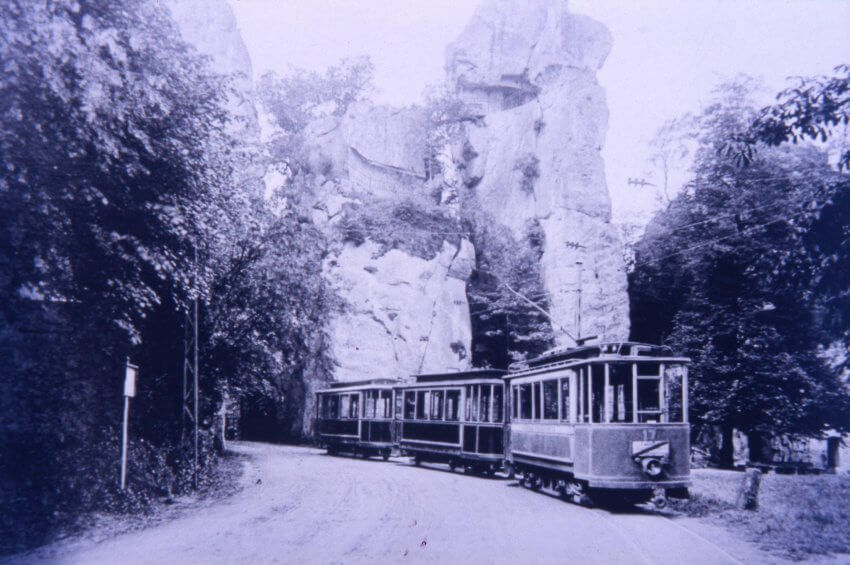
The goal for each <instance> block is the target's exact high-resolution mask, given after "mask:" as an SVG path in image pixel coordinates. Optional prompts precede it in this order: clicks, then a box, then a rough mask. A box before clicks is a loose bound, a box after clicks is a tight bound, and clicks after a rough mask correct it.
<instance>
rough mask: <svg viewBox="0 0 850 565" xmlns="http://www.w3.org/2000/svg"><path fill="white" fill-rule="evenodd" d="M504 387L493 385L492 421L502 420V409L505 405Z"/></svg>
mask: <svg viewBox="0 0 850 565" xmlns="http://www.w3.org/2000/svg"><path fill="white" fill-rule="evenodd" d="M504 390H505V389H504V387H503V386H502V385H493V421H494V422H501V421H502V411H503V410H504V407H505V399H504V398H503V393H504Z"/></svg>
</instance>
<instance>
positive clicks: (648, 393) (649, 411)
mask: <svg viewBox="0 0 850 565" xmlns="http://www.w3.org/2000/svg"><path fill="white" fill-rule="evenodd" d="M660 388H661V379H638V381H637V397H638V399H637V402H638V422H659V420H660V416H661V405H660V402H659V397H658V396H659V392H660Z"/></svg>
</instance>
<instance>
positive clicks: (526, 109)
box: [446, 0, 629, 345]
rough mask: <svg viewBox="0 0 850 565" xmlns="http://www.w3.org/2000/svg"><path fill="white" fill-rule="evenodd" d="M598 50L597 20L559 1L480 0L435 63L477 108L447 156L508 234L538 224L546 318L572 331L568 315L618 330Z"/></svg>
mask: <svg viewBox="0 0 850 565" xmlns="http://www.w3.org/2000/svg"><path fill="white" fill-rule="evenodd" d="M610 47H611V36H610V34H609V33H608V31H607V29H606V28H605V27H604V26H603V25H602V24H600V23H598V22H596V21H594V20H592V19H590V18H587V17H584V16H580V15H575V14H572V13H570V12H568V11H567V5H566V2H565V1H563V0H488V1H485V2H484V3H483V4H482V5H481V6H480V7H479V8H478V10H477V11H476V13H475V14H474V16H473V18H472V20H471V21H470V23H469V24H468V25H467V27H466V29H465V30H464V31H463V33H462V34H461V35H460V37H459V38H458V39H457V40H456V41H455V42H454V43H453V44H451V45H450V46H449V47H448V49H447V52H446V72H447V75H448V80H449V81H450V82H451V84H452V85H453V86H454V88H455V91H456V93H457V94H458V95H459V96H460V97H461V98H462V99H463V100H464V101H465V102H466V103H467V105H468V106H469V108H470V109H471V111H472V112H473V113H475V114H476V115H477V116H478V117H479V119H477V120H476V121H475V124H477V125H470V126H468V127H467V134H466V136H467V139H466V143H465V146H464V147H463V150H462V152H461V151H459V150H457V149H456V150H455V152H454V153H455V154H454V161H455V165H456V166H457V168H458V170H460V171H461V172H462V174H463V175H464V178H465V181H466V185H467V186H469V187H473V188H472V189H471V190H473V191H474V192H475V196H476V197H477V201H478V203H479V205H480V206H481V207H482V208H483V209H485V210H487V211H489V212H490V213H491V214H492V215H493V216H494V217H495V218H498V219H499V221H501V222H503V223H504V224H505V225H507V226H509V227H510V228H511V229H512V230H513V231H514V233H515V234H516V236H517V238H518V239H520V238H521V237H522V236H523V232H524V230H525V229H526V226H527V225H529V222H537V223H539V225H540V226H541V227H542V229H543V232H544V234H545V244H544V252H543V256H542V259H541V264H542V265H541V266H542V272H543V278H544V284H545V286H546V289H547V291H548V293H549V303H550V305H551V314H552V316H553V317H554V318H555V319H556V320H557V321H558V322H559V324H560V325H561V326H563V327H564V328H565V329H567V330H568V331H569V332H570V333H572V334H573V335H578V333H579V317H580V320H581V322H580V324H581V327H580V333H581V335H584V336H587V335H598V336H600V337H605V338H613V339H622V338H626V337H627V336H628V330H629V316H628V296H627V286H626V285H627V281H626V273H625V266H624V262H623V254H622V243H621V242H620V240H619V237H618V235H617V232H616V230H615V228H614V227H613V226H612V225H611V223H610V216H611V204H610V199H609V196H608V190H607V187H606V184H605V173H604V164H603V162H602V157H601V155H600V150H601V147H602V144H603V142H604V137H605V131H606V127H607V119H608V111H607V106H606V103H605V93H604V91H603V89H602V88H601V87H600V86H599V84H598V83H597V81H596V71H597V70H598V69H599V68H600V67H601V65H602V63H603V62H604V60H605V58H606V56H607V54H608V52H609V50H610ZM460 153H462V154H460ZM578 262H581V265H578ZM579 278H580V280H579ZM579 304H581V308H580V310H579ZM558 336H559V337H558V340H559V341H560V344H561V345H570V344H571V343H572V339H570V338H568V337H567V336H566V335H565V334H563V333H560V334H558Z"/></svg>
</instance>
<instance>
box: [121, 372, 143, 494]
mask: <svg viewBox="0 0 850 565" xmlns="http://www.w3.org/2000/svg"><path fill="white" fill-rule="evenodd" d="M138 371H139V367H137V366H136V365H132V364H131V363H130V358H129V357H127V365H126V367H125V369H124V425H123V426H122V429H121V490H124V489H125V488H126V487H127V427H128V425H129V422H130V398H132V397H134V396H136V375H137V374H138Z"/></svg>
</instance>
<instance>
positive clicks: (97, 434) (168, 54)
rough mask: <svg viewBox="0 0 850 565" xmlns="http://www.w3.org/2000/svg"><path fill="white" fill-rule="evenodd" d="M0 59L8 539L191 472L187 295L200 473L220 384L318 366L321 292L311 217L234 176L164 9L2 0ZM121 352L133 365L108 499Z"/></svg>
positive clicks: (219, 106) (215, 88) (134, 0)
mask: <svg viewBox="0 0 850 565" xmlns="http://www.w3.org/2000/svg"><path fill="white" fill-rule="evenodd" d="M0 58H2V60H3V62H4V64H3V67H2V70H0V72H1V73H2V79H0V101H2V105H1V106H0V121H2V128H0V155H2V159H3V163H4V166H3V168H2V169H0V293H2V298H0V358H2V359H3V363H4V365H3V370H2V371H0V403H2V404H0V407H2V412H0V414H2V416H0V443H2V445H3V446H4V449H6V450H8V453H9V454H10V461H9V463H8V464H6V465H3V466H0V500H2V503H1V504H2V509H0V516H2V520H3V522H4V523H3V524H2V526H3V527H2V528H0V531H2V532H3V534H4V536H5V535H8V534H12V535H14V536H20V537H19V538H18V539H13V540H5V539H4V540H2V541H3V542H7V541H10V542H11V543H13V544H21V543H33V542H39V541H42V539H43V537H42V536H45V535H47V534H48V533H49V532H50V526H51V525H55V524H56V523H61V522H63V521H64V522H68V521H71V520H73V518H74V517H75V516H77V515H78V514H80V513H81V512H86V511H90V510H95V509H98V510H103V509H113V510H115V509H131V508H138V507H140V506H141V505H143V504H146V503H148V502H149V501H150V500H151V499H152V497H154V496H159V495H161V496H167V495H170V494H171V493H172V492H173V491H174V490H180V489H181V488H187V487H188V485H190V484H191V483H190V482H189V481H187V480H186V479H187V478H188V475H187V471H188V470H189V469H190V467H188V466H186V465H185V464H184V463H185V462H186V461H187V459H188V458H187V457H186V455H187V454H188V453H190V452H188V451H187V450H185V449H181V448H180V446H179V443H178V442H179V438H180V425H179V422H180V420H181V415H182V414H181V411H182V406H181V404H180V402H179V399H180V387H181V375H180V368H181V362H182V359H183V313H184V312H185V311H186V310H187V309H188V308H189V305H190V304H191V301H192V299H193V298H194V297H195V296H197V297H198V298H199V301H200V304H201V309H200V310H201V316H200V317H201V320H200V322H201V324H200V326H201V328H200V335H201V355H202V357H201V364H202V384H201V388H202V395H201V398H202V403H201V407H200V408H201V409H200V416H201V422H200V425H201V431H202V435H201V463H202V468H201V473H200V482H201V483H202V484H203V482H204V481H205V479H206V478H207V477H208V476H209V471H210V470H211V469H212V468H213V463H214V462H215V459H216V458H215V454H214V451H213V449H212V445H213V442H212V415H213V413H214V411H215V410H216V408H218V401H219V400H220V398H221V395H222V394H223V393H225V392H230V393H232V394H234V395H237V396H238V395H239V394H243V393H248V392H251V391H257V390H263V388H264V387H265V386H266V383H269V382H275V381H276V382H283V383H284V387H289V388H290V389H295V388H297V387H298V381H299V379H300V375H301V373H302V372H304V371H307V370H310V369H311V366H313V367H317V366H320V364H321V362H322V359H323V358H322V356H321V355H320V354H319V353H318V352H319V351H320V350H321V338H322V324H321V320H322V318H323V314H322V313H323V309H324V308H325V307H326V303H327V300H326V298H327V296H326V294H325V291H324V286H323V285H322V283H321V278H320V277H319V276H318V270H319V266H320V264H321V258H320V256H319V254H320V253H321V249H322V247H321V246H319V245H313V243H314V242H315V239H316V236H315V233H314V230H313V229H312V227H311V226H310V225H309V224H308V223H306V222H304V220H303V218H300V217H298V216H297V214H294V213H290V214H285V215H275V214H272V213H271V211H270V209H269V207H268V206H267V205H266V203H265V202H263V201H261V200H258V197H257V195H256V193H255V190H254V187H253V185H252V186H247V184H248V183H251V182H253V181H251V180H250V179H244V178H243V177H244V176H245V175H240V174H236V173H238V172H239V171H242V170H246V169H247V168H248V165H247V164H246V163H245V162H244V161H243V160H242V159H245V158H247V157H250V155H248V152H247V149H246V148H245V147H244V146H243V145H244V140H239V139H235V138H233V137H232V136H231V134H229V133H228V131H230V130H231V129H232V128H229V127H228V123H229V121H230V120H231V119H232V117H231V116H230V115H229V114H228V111H227V94H228V90H229V88H230V87H229V79H228V77H223V76H219V75H216V74H215V73H214V72H212V71H211V69H210V68H209V62H208V61H207V60H206V59H204V58H202V57H199V56H198V55H197V54H195V53H194V51H193V50H192V49H191V48H190V47H189V46H187V45H186V44H184V43H183V42H182V40H181V39H180V34H179V32H178V30H177V28H176V27H175V25H174V23H173V22H172V21H171V19H170V17H169V14H168V12H167V11H165V9H164V8H163V7H162V5H161V4H160V3H159V2H155V1H152V0H129V1H127V2H122V3H120V4H119V3H114V2H108V1H106V0H85V1H72V0H56V1H51V2H41V3H32V2H26V1H24V0H10V1H9V2H4V3H2V4H0ZM128 356H132V358H133V361H134V362H136V363H138V364H139V365H140V366H141V373H140V384H139V387H138V394H139V397H138V398H137V402H136V404H135V408H134V410H133V413H132V421H131V428H132V429H133V430H134V439H135V441H134V442H133V444H132V447H131V461H132V462H133V465H134V472H133V473H132V474H131V476H130V482H129V489H128V492H126V493H120V492H118V489H117V488H116V481H115V463H116V461H117V459H118V446H119V443H118V437H119V430H120V421H121V418H120V411H121V374H122V369H123V365H124V363H125V360H126V358H127V357H128ZM311 364H312V365H311ZM296 398H297V397H296ZM288 402H290V404H291V403H292V401H288ZM291 413H297V412H296V411H295V410H290V414H291ZM13 523H14V524H15V526H14V527H13V526H11V524H13ZM21 525H32V527H30V528H27V527H21ZM27 536H34V537H27ZM4 545H5V543H4Z"/></svg>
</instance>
